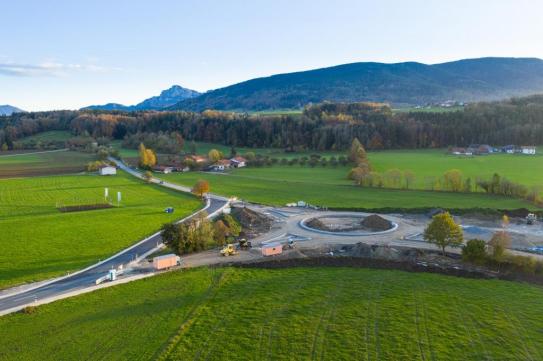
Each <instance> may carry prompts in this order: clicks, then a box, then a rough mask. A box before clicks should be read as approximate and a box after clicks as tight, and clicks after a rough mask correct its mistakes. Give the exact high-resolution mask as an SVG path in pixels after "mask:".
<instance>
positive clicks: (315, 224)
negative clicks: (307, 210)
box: [306, 218, 332, 231]
mask: <svg viewBox="0 0 543 361" xmlns="http://www.w3.org/2000/svg"><path fill="white" fill-rule="evenodd" d="M306 226H308V227H310V228H315V229H320V230H321V231H332V229H330V227H328V226H327V225H326V224H324V222H323V221H321V220H320V219H318V218H311V219H310V220H309V221H308V222H306Z"/></svg>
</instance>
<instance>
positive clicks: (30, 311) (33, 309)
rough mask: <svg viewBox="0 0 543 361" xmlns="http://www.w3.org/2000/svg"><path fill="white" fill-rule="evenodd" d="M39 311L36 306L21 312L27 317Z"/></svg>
mask: <svg viewBox="0 0 543 361" xmlns="http://www.w3.org/2000/svg"><path fill="white" fill-rule="evenodd" d="M37 311H38V308H37V307H36V306H26V307H25V308H23V309H22V310H21V312H22V313H24V314H25V315H31V314H33V313H36V312H37Z"/></svg>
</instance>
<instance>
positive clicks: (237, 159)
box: [230, 156, 247, 163]
mask: <svg viewBox="0 0 543 361" xmlns="http://www.w3.org/2000/svg"><path fill="white" fill-rule="evenodd" d="M230 160H231V161H232V162H237V163H241V162H246V161H247V159H245V158H243V157H240V156H237V157H234V158H232V159H230Z"/></svg>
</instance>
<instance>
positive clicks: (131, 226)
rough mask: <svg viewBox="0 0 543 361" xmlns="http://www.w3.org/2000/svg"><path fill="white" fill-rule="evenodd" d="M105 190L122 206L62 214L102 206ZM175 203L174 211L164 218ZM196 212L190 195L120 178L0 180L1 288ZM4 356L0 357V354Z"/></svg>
mask: <svg viewBox="0 0 543 361" xmlns="http://www.w3.org/2000/svg"><path fill="white" fill-rule="evenodd" d="M104 187H109V194H110V195H113V196H116V194H117V191H120V192H122V203H121V206H120V207H115V208H110V209H104V210H93V211H85V212H73V213H61V212H59V211H58V210H57V209H56V206H57V204H58V203H60V204H62V205H75V204H93V203H96V202H103V195H104ZM168 206H173V207H175V209H176V212H175V213H174V214H166V213H164V211H163V210H164V208H165V207H168ZM199 207H200V202H199V201H198V200H197V199H196V198H194V197H192V196H189V195H185V194H181V193H177V192H173V191H169V190H165V189H162V188H160V187H157V186H151V185H148V184H145V183H143V182H141V181H139V180H135V179H133V178H131V177H129V176H128V175H125V174H124V173H120V174H118V175H117V176H113V177H100V176H97V175H73V176H56V177H35V178H24V179H8V180H0V230H1V232H0V249H1V250H2V251H1V252H0V288H3V287H7V286H10V285H14V284H18V283H22V282H26V281H32V280H39V279H45V278H49V277H53V276H57V275H61V274H64V273H65V272H67V271H73V270H77V269H81V268H83V267H85V266H88V265H90V264H93V263H95V262H97V261H98V260H100V259H104V258H106V257H107V256H109V255H112V254H113V253H115V252H117V251H119V250H121V249H123V248H125V247H127V246H129V245H131V244H133V243H136V241H138V240H140V239H142V238H143V237H144V236H146V235H149V234H151V233H153V232H154V231H156V230H158V229H159V228H160V227H161V225H162V224H163V223H166V222H168V221H171V220H173V219H177V218H182V217H183V216H185V215H188V214H189V213H192V212H193V211H194V210H195V209H197V208H199ZM0 358H1V357H0Z"/></svg>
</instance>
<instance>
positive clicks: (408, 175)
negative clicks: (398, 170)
mask: <svg viewBox="0 0 543 361" xmlns="http://www.w3.org/2000/svg"><path fill="white" fill-rule="evenodd" d="M403 179H404V182H405V189H410V188H411V186H412V185H413V183H415V174H414V173H413V172H412V171H410V170H406V171H405V172H403Z"/></svg>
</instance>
